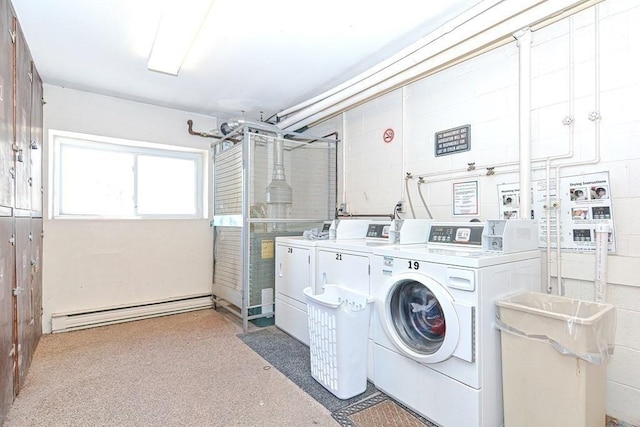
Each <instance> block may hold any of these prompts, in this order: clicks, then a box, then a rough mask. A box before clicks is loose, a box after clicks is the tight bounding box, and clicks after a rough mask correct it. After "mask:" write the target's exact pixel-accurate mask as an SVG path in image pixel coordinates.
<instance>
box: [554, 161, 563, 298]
mask: <svg viewBox="0 0 640 427" xmlns="http://www.w3.org/2000/svg"><path fill="white" fill-rule="evenodd" d="M559 191H560V167H559V166H558V167H557V168H556V193H557V192H559ZM561 231H562V230H561V227H560V206H556V280H557V286H558V289H557V294H558V295H560V296H562V295H564V292H563V289H562V232H561Z"/></svg>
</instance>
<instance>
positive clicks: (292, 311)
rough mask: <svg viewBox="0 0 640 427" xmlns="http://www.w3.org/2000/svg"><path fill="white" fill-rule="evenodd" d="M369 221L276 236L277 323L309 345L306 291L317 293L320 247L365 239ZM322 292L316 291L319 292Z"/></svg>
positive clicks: (331, 223) (327, 224)
mask: <svg viewBox="0 0 640 427" xmlns="http://www.w3.org/2000/svg"><path fill="white" fill-rule="evenodd" d="M368 224H369V220H365V219H342V220H333V221H326V222H325V223H324V224H323V227H322V229H320V230H317V233H315V232H313V230H308V232H305V235H303V236H283V237H276V279H275V313H276V315H275V324H276V327H278V328H280V329H282V330H283V331H285V332H287V333H288V334H289V335H291V336H292V337H294V338H296V339H297V340H299V341H301V342H303V343H304V344H306V345H309V325H308V324H307V301H306V297H305V296H304V293H303V290H304V288H306V287H311V288H312V289H314V290H316V284H315V277H316V264H317V252H316V249H317V246H318V244H320V243H322V242H327V241H334V240H347V239H355V238H363V237H364V235H365V233H366V231H367V226H368ZM317 292H319V291H318V290H316V293H317Z"/></svg>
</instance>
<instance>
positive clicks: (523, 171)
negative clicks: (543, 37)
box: [514, 28, 533, 219]
mask: <svg viewBox="0 0 640 427" xmlns="http://www.w3.org/2000/svg"><path fill="white" fill-rule="evenodd" d="M514 36H515V37H516V39H517V40H518V58H519V64H520V72H519V79H520V81H519V88H520V104H519V120H520V123H519V128H520V218H523V219H524V218H531V43H532V39H533V37H532V34H531V29H529V28H525V29H524V30H522V31H519V32H518V33H516V34H514Z"/></svg>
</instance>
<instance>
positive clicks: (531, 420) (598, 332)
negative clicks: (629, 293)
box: [496, 292, 615, 427]
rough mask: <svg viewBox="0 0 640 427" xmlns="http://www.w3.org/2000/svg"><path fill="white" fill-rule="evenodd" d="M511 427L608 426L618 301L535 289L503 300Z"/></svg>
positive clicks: (501, 310)
mask: <svg viewBox="0 0 640 427" xmlns="http://www.w3.org/2000/svg"><path fill="white" fill-rule="evenodd" d="M496 304H497V306H498V313H499V321H498V322H497V327H498V329H500V332H501V334H500V335H501V339H502V384H503V393H502V394H503V399H504V421H505V427H527V426H530V427H534V426H535V427H538V426H581V427H582V426H584V427H602V426H604V425H605V417H606V386H607V384H606V382H607V360H608V358H609V354H610V353H612V350H613V342H614V335H615V309H614V307H613V306H612V305H610V304H599V303H595V302H587V301H580V300H576V299H571V298H566V297H560V296H553V295H547V294H542V293H535V292H523V293H519V294H515V295H513V296H511V297H509V298H507V299H505V300H502V301H497V302H496Z"/></svg>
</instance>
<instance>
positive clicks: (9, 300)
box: [0, 208, 15, 425]
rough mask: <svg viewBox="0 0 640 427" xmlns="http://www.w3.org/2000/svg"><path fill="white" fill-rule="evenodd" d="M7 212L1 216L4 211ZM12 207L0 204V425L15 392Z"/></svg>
mask: <svg viewBox="0 0 640 427" xmlns="http://www.w3.org/2000/svg"><path fill="white" fill-rule="evenodd" d="M7 214H8V215H9V216H3V215H7ZM12 236H13V217H11V209H7V208H0V425H2V422H3V421H4V417H5V416H6V414H7V411H8V410H9V406H11V403H13V396H14V373H15V366H14V361H15V357H13V354H14V353H13V352H14V347H13V344H14V336H13V331H14V328H13V326H14V324H13V283H14V277H15V251H14V247H13V245H12V244H11V238H12Z"/></svg>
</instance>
